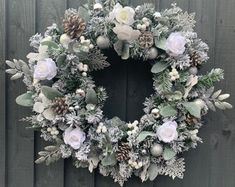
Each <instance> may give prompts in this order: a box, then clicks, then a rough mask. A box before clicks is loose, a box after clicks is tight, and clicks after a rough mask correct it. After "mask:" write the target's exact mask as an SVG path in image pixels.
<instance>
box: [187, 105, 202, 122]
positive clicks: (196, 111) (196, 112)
mask: <svg viewBox="0 0 235 187" xmlns="http://www.w3.org/2000/svg"><path fill="white" fill-rule="evenodd" d="M183 106H184V107H185V109H186V110H187V111H188V112H189V113H190V114H191V115H193V116H195V117H196V118H201V107H200V106H199V105H197V104H196V103H195V102H185V103H183Z"/></svg>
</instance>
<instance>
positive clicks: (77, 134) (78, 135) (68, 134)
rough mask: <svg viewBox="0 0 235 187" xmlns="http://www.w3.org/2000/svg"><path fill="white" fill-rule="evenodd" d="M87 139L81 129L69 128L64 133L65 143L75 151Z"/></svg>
mask: <svg viewBox="0 0 235 187" xmlns="http://www.w3.org/2000/svg"><path fill="white" fill-rule="evenodd" d="M85 139H86V134H85V133H84V132H83V131H82V130H81V129H80V128H75V129H74V128H72V127H69V128H67V129H66V130H65V132H64V142H65V144H68V145H70V146H71V147H72V148H73V149H79V148H80V147H81V145H82V143H83V142H84V141H85Z"/></svg>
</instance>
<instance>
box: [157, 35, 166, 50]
mask: <svg viewBox="0 0 235 187" xmlns="http://www.w3.org/2000/svg"><path fill="white" fill-rule="evenodd" d="M155 45H156V47H157V48H159V49H162V50H166V38H161V39H158V38H157V37H156V38H155Z"/></svg>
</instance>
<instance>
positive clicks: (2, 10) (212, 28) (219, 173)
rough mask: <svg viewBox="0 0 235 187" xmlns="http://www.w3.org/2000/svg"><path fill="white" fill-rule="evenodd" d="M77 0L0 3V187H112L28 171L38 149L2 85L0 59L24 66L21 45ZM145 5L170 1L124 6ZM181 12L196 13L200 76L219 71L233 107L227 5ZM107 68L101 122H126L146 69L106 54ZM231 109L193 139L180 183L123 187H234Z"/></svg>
mask: <svg viewBox="0 0 235 187" xmlns="http://www.w3.org/2000/svg"><path fill="white" fill-rule="evenodd" d="M84 2H85V0H84V1H81V0H0V63H1V66H0V187H109V186H111V185H112V186H113V187H115V186H118V185H117V184H114V183H113V182H112V180H111V179H110V178H105V177H102V176H100V175H99V174H98V172H96V173H93V174H90V173H89V172H88V171H87V170H85V169H75V168H74V167H73V166H72V164H71V161H70V160H66V161H60V162H58V163H56V164H54V165H51V166H50V167H46V166H44V165H35V164H34V159H35V157H36V154H37V152H38V151H39V150H40V149H41V148H42V147H43V145H44V142H43V141H42V140H41V139H40V138H39V136H38V134H37V133H34V132H32V131H30V130H25V128H24V126H23V124H22V123H21V122H19V119H21V118H22V117H23V116H25V115H26V114H28V113H29V112H30V111H29V110H26V109H24V108H21V107H19V106H17V105H16V104H15V97H16V96H17V95H19V94H20V93H22V92H24V90H25V88H24V87H23V85H22V84H21V83H20V82H19V81H16V82H11V81H9V79H8V77H7V75H6V74H5V73H4V69H5V66H4V60H5V59H12V58H21V59H25V55H26V54H27V53H28V52H29V50H30V49H29V47H28V46H29V45H28V44H29V42H28V39H29V37H30V36H31V35H33V34H34V33H35V32H41V31H43V30H44V28H45V27H46V26H47V25H50V24H51V23H53V22H58V23H59V20H61V18H62V16H63V13H64V10H65V9H66V8H68V7H73V8H77V7H78V6H79V4H81V3H84ZM143 2H151V3H154V4H155V5H156V8H157V9H158V10H160V9H164V8H167V7H169V6H170V4H171V2H172V0H130V3H131V4H132V5H138V4H140V3H143ZM176 2H178V4H179V6H180V7H182V8H183V9H184V10H188V11H190V12H196V13H197V16H196V19H197V31H198V34H199V36H200V37H202V38H203V39H204V40H206V41H207V42H208V43H209V45H210V48H211V50H210V57H211V59H210V61H211V63H208V64H207V65H206V67H205V68H204V69H203V70H202V71H204V72H206V70H207V69H209V68H212V67H214V66H216V67H221V68H224V69H225V73H226V76H225V80H224V81H222V82H221V83H220V84H219V85H218V86H220V87H222V88H223V90H224V91H225V92H229V93H231V94H232V96H231V99H230V101H231V103H232V104H233V105H235V102H234V101H235V76H234V73H235V60H234V59H235V11H234V9H235V1H234V0H224V1H222V0H176ZM109 57H110V58H109V59H110V60H112V67H110V69H109V70H105V71H103V72H99V73H97V76H96V77H97V78H96V80H97V83H98V84H99V85H103V86H105V87H107V90H108V92H109V95H110V99H109V100H108V102H107V105H106V107H105V113H106V114H107V116H109V117H112V116H113V115H117V116H119V117H121V118H122V119H123V120H133V119H135V118H137V117H139V116H140V115H141V113H142V111H141V108H142V105H141V103H142V102H143V100H144V97H146V96H148V95H149V93H151V91H152V90H151V74H150V71H149V69H150V67H149V66H148V65H147V64H144V63H137V62H135V63H134V62H133V61H130V62H129V63H124V62H121V61H120V60H119V58H117V57H116V56H115V54H111V55H109ZM234 112H235V111H234V110H231V111H226V112H217V113H210V114H209V116H208V118H207V120H206V122H205V123H206V124H207V125H206V126H205V127H203V129H202V131H201V133H200V135H201V137H202V138H203V139H204V144H201V145H200V146H199V147H198V149H197V150H191V151H190V152H188V153H186V154H185V157H186V163H187V164H186V168H187V171H186V173H185V178H184V180H178V179H175V180H174V181H173V180H171V179H169V178H168V177H159V178H157V180H156V181H154V182H147V183H145V184H141V182H140V180H139V179H136V178H134V177H133V178H132V179H131V180H130V181H129V182H128V183H126V185H125V186H126V187H131V186H136V187H138V186H144V187H154V186H157V187H198V186H200V187H234V186H235V115H234Z"/></svg>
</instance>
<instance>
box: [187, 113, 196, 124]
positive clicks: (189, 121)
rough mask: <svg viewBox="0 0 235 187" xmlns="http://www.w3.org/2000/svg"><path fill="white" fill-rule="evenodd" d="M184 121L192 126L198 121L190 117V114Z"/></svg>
mask: <svg viewBox="0 0 235 187" xmlns="http://www.w3.org/2000/svg"><path fill="white" fill-rule="evenodd" d="M185 121H186V123H187V124H188V125H194V124H196V123H198V122H199V120H198V119H197V118H195V117H194V116H192V115H190V114H187V115H186V119H185Z"/></svg>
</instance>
